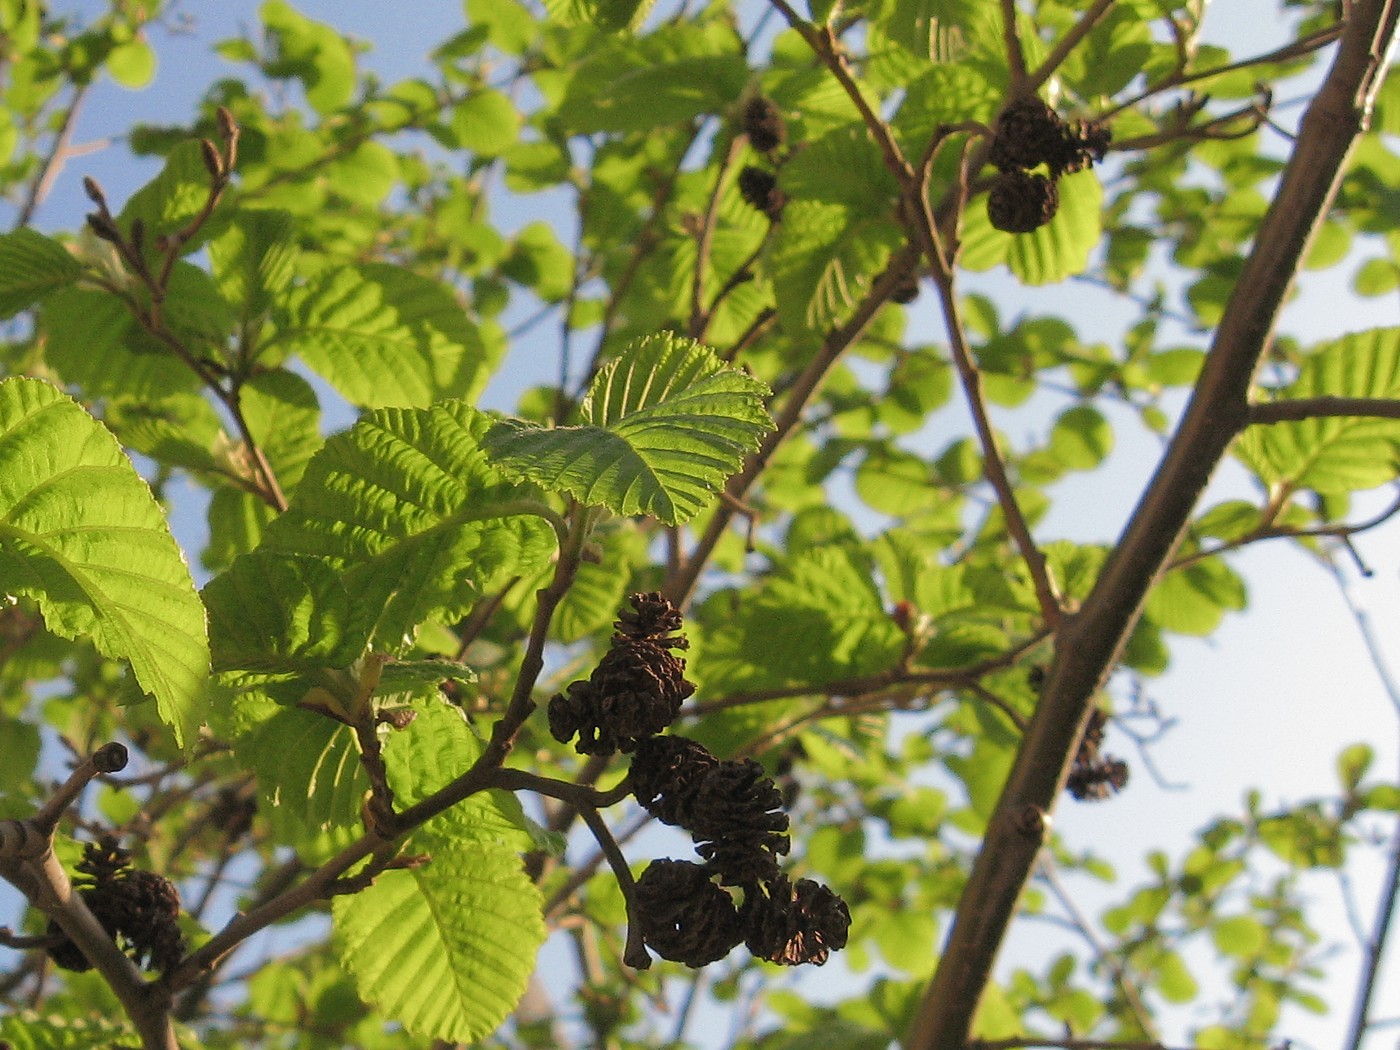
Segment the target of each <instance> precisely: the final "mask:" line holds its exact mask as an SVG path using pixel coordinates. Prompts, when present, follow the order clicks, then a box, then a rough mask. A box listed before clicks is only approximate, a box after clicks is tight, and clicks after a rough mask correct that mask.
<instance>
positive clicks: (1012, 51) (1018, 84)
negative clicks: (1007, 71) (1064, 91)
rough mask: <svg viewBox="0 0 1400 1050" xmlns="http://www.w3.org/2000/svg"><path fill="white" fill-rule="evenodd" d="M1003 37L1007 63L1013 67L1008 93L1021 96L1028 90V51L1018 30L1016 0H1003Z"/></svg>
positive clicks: (1016, 96)
mask: <svg viewBox="0 0 1400 1050" xmlns="http://www.w3.org/2000/svg"><path fill="white" fill-rule="evenodd" d="M1001 38H1002V43H1003V45H1005V47H1006V63H1007V65H1008V66H1010V68H1011V88H1010V90H1009V91H1008V92H1007V94H1008V95H1010V96H1011V97H1012V98H1019V97H1021V96H1022V95H1023V94H1028V92H1027V90H1026V52H1025V50H1024V49H1023V48H1022V47H1021V34H1020V33H1019V32H1017V30H1016V0H1001ZM1030 90H1031V91H1034V90H1035V89H1034V88H1031V89H1030Z"/></svg>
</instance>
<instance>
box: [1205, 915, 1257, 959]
mask: <svg viewBox="0 0 1400 1050" xmlns="http://www.w3.org/2000/svg"><path fill="white" fill-rule="evenodd" d="M1210 936H1211V940H1213V941H1214V942H1215V947H1216V950H1217V951H1219V952H1220V953H1221V954H1222V955H1229V956H1233V957H1234V958H1236V959H1250V958H1253V957H1254V956H1255V955H1257V954H1259V952H1260V950H1261V949H1262V948H1263V947H1264V945H1265V943H1266V942H1267V941H1268V939H1269V931H1268V929H1267V928H1265V926H1264V924H1263V923H1262V922H1260V921H1259V920H1258V919H1256V918H1255V917H1254V916H1253V915H1234V916H1231V917H1230V918H1228V919H1221V920H1220V921H1218V922H1216V923H1215V924H1214V925H1213V926H1211V928H1210Z"/></svg>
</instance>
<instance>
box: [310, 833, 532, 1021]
mask: <svg viewBox="0 0 1400 1050" xmlns="http://www.w3.org/2000/svg"><path fill="white" fill-rule="evenodd" d="M413 845H414V846H415V847H416V848H420V849H421V848H423V847H425V846H426V847H427V848H428V850H429V852H430V854H431V858H432V859H431V860H430V861H429V862H428V863H427V864H426V865H424V866H423V867H420V868H415V869H413V870H411V871H402V870H397V871H386V872H384V873H383V874H382V875H380V876H379V877H378V878H377V879H376V880H375V882H374V884H373V885H372V886H370V887H369V888H368V889H366V890H364V891H363V892H361V893H356V894H353V895H349V896H342V897H337V898H336V899H335V901H334V903H333V905H332V913H333V916H334V922H335V932H336V941H337V943H338V945H339V948H340V954H341V959H342V961H343V962H344V964H345V965H346V966H347V967H349V969H350V970H352V971H353V972H354V974H355V978H356V983H357V985H358V987H359V990H360V995H361V996H362V997H363V998H364V999H365V1000H366V1001H368V1002H370V1003H373V1004H374V1005H375V1006H376V1007H378V1008H379V1009H380V1010H382V1011H383V1012H384V1014H385V1016H386V1017H388V1018H390V1019H393V1020H396V1021H398V1022H400V1023H401V1024H402V1025H403V1026H404V1028H405V1029H406V1030H407V1031H408V1032H409V1033H410V1034H412V1035H414V1036H417V1037H419V1038H420V1039H444V1040H448V1041H450V1042H472V1041H474V1040H477V1039H481V1038H483V1037H485V1036H487V1035H489V1034H490V1033H491V1032H493V1031H494V1030H495V1029H496V1027H497V1026H498V1025H500V1023H501V1022H502V1021H504V1020H505V1019H506V1017H507V1016H509V1014H510V1012H511V1010H512V1009H514V1007H515V1004H516V1003H517V1002H518V1001H519V1000H520V997H521V995H523V994H524V991H525V986H526V983H527V982H528V980H529V977H530V973H531V972H532V971H533V969H534V964H535V953H536V951H537V950H538V948H539V946H540V945H541V944H543V943H544V938H545V928H544V922H543V920H542V919H541V915H540V909H541V902H540V896H539V890H538V889H536V888H535V884H534V883H533V882H531V881H530V879H529V878H528V877H527V876H526V875H525V872H524V871H523V870H522V869H521V864H520V858H519V857H518V856H517V855H516V854H515V853H514V852H513V851H511V850H506V849H502V848H499V847H489V846H483V845H482V844H481V843H479V842H470V841H467V842H453V841H451V840H448V839H440V838H437V837H432V836H424V837H422V839H420V838H418V837H415V839H414V840H413Z"/></svg>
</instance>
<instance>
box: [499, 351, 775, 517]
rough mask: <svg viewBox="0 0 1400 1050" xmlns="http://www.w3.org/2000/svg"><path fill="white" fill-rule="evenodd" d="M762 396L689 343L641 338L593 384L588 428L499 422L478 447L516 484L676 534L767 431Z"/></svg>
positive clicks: (755, 385) (586, 411) (753, 384)
mask: <svg viewBox="0 0 1400 1050" xmlns="http://www.w3.org/2000/svg"><path fill="white" fill-rule="evenodd" d="M767 392H768V390H767V387H765V386H764V385H763V384H762V383H760V382H758V380H756V379H753V378H752V377H750V376H748V375H746V374H744V373H743V372H740V371H738V370H737V369H733V368H729V367H727V366H726V365H725V364H724V363H723V362H722V361H720V359H719V358H718V357H716V356H715V354H714V353H713V352H711V351H710V350H708V349H707V348H706V347H704V346H702V345H700V344H699V343H697V342H694V341H693V340H690V339H685V338H682V337H680V336H674V335H670V334H662V335H655V336H647V337H644V338H642V339H639V340H637V341H635V342H634V343H632V344H631V345H630V346H628V348H627V349H626V350H625V351H623V353H622V354H621V355H620V356H618V357H617V358H615V359H614V360H612V361H610V362H609V363H608V364H607V365H606V366H605V367H604V368H603V369H602V370H601V371H600V372H599V373H598V375H597V376H596V377H595V378H594V380H593V383H592V385H591V386H590V387H589V391H588V396H587V398H586V399H585V401H584V404H583V410H582V411H583V417H584V419H585V420H586V425H584V426H575V427H555V428H552V429H546V428H544V427H541V426H538V425H537V424H534V423H526V422H523V421H521V420H518V419H511V420H504V421H502V422H500V423H497V424H496V425H495V426H494V427H492V428H491V430H490V432H489V433H488V434H487V435H486V441H485V445H486V448H487V451H488V452H490V454H491V457H492V459H493V461H495V462H496V463H497V464H498V465H499V466H500V467H501V469H502V470H504V471H505V472H506V473H507V474H509V475H511V476H513V477H517V478H521V479H525V480H529V481H534V482H537V483H539V484H541V485H543V486H544V487H546V488H549V489H552V490H554V491H558V492H567V493H568V494H569V495H571V496H573V497H574V498H575V499H577V500H579V501H580V502H581V503H584V504H587V505H590V506H603V507H607V508H608V509H609V510H611V511H613V512H614V513H615V514H625V515H632V514H650V515H652V516H653V517H656V518H658V519H660V520H661V521H663V522H665V523H666V524H668V525H675V524H678V523H680V522H683V521H689V520H690V519H691V518H692V517H694V516H695V515H696V514H698V513H699V512H700V511H701V510H702V509H704V507H705V505H706V503H707V502H708V501H709V499H710V497H711V496H712V495H713V494H714V493H715V492H718V491H719V489H720V486H722V485H723V484H724V481H725V479H726V478H728V477H729V476H730V475H731V474H733V473H734V472H735V471H737V470H738V469H739V467H740V465H741V464H742V463H743V457H744V454H745V453H746V452H750V451H752V450H754V449H755V448H757V447H758V442H759V438H760V437H761V436H762V435H763V434H764V433H766V432H767V431H769V430H771V429H772V428H773V424H772V422H771V421H770V420H769V418H768V414H767V413H766V412H765V411H764V408H763V397H764V395H765V394H766V393H767Z"/></svg>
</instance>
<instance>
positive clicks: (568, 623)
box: [550, 521, 647, 644]
mask: <svg viewBox="0 0 1400 1050" xmlns="http://www.w3.org/2000/svg"><path fill="white" fill-rule="evenodd" d="M609 526H610V527H608V528H606V530H601V529H600V530H596V531H595V532H594V533H593V535H592V537H590V539H591V540H592V541H593V542H597V543H601V545H602V552H601V557H600V559H599V560H598V561H596V562H594V561H585V562H583V563H582V564H581V565H579V567H578V572H577V573H575V575H574V582H573V585H572V586H570V587H569V590H568V591H567V593H565V595H564V598H563V600H562V601H560V603H559V605H558V607H557V608H556V609H555V611H554V619H553V620H552V621H551V623H550V628H551V629H552V631H553V633H554V635H555V636H556V637H557V638H558V639H559V640H560V641H561V642H564V643H566V644H567V643H572V642H577V641H580V640H582V639H583V638H586V637H587V636H588V635H590V634H592V633H593V632H594V631H597V630H601V629H602V628H604V627H606V626H607V625H608V624H610V623H611V622H612V619H613V617H614V616H615V615H616V614H617V609H618V606H620V605H621V604H622V596H623V592H624V591H625V590H626V589H627V586H628V584H629V583H630V582H631V579H632V570H633V568H634V567H635V566H638V565H644V564H646V544H647V540H646V537H645V536H644V535H643V534H642V532H641V531H640V530H639V529H638V528H637V527H636V525H634V524H633V523H632V522H630V521H619V522H615V523H609Z"/></svg>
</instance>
